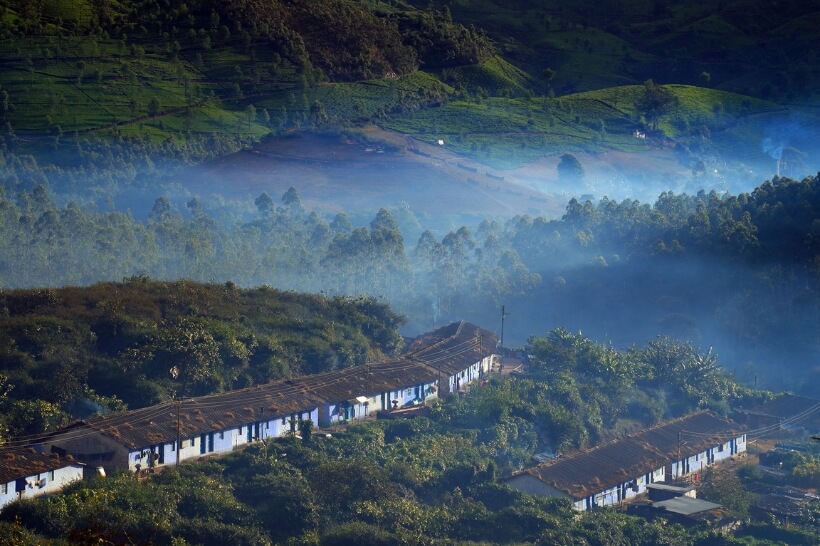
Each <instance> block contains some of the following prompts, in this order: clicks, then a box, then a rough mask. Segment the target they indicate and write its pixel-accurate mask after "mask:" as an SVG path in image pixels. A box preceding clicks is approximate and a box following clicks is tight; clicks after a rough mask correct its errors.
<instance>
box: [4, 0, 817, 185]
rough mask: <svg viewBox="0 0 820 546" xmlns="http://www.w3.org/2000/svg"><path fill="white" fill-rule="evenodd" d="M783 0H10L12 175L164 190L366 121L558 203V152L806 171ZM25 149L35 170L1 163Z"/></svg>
mask: <svg viewBox="0 0 820 546" xmlns="http://www.w3.org/2000/svg"><path fill="white" fill-rule="evenodd" d="M502 4H503V5H502ZM781 4H782V5H780V7H779V9H778V10H777V14H776V16H773V17H767V18H755V17H753V16H751V15H750V14H755V13H759V11H760V10H761V9H763V7H762V4H761V3H759V2H756V1H753V0H736V1H734V2H720V3H719V4H717V3H716V2H711V1H710V2H706V3H701V4H699V5H698V6H692V5H689V4H688V3H683V2H656V3H654V4H652V5H649V4H648V3H642V2H631V3H629V4H626V5H623V4H622V3H618V4H617V5H616V4H614V3H609V2H603V3H601V2H595V3H592V2H576V3H573V4H572V5H571V6H569V5H564V4H560V3H557V2H554V1H553V0H541V1H536V2H527V3H520V4H518V3H512V4H511V3H509V2H504V3H501V2H495V1H492V0H481V1H479V2H462V1H454V2H449V3H448V4H447V5H446V6H445V5H444V4H443V3H437V2H434V3H432V4H430V3H426V2H425V3H423V5H422V3H421V2H391V3H384V2H380V1H364V2H356V3H353V2H345V1H342V0H320V1H316V2H311V3H309V5H308V4H305V3H303V2H295V1H291V0H277V1H273V2H264V3H262V2H255V1H252V0H243V1H240V2H228V1H227V0H195V1H193V2H182V1H181V0H168V1H166V2H163V3H158V2H156V0H139V1H138V0H128V1H123V2H118V3H110V2H87V1H82V2H65V1H62V0H45V1H44V2H42V3H35V4H31V5H29V4H28V3H16V4H8V5H6V7H4V8H2V9H3V11H2V16H1V17H0V63H2V66H3V69H2V71H0V127H2V128H0V137H2V139H3V144H4V146H5V148H6V150H7V153H8V154H10V158H11V160H10V161H9V162H7V163H6V165H5V166H4V178H5V179H6V180H7V183H6V187H7V189H8V190H10V191H17V190H18V189H21V188H22V189H25V188H30V187H31V186H32V185H33V184H35V183H38V182H43V180H44V179H45V180H47V181H48V182H49V184H50V186H51V187H52V188H53V189H54V190H56V191H58V192H70V193H72V195H75V196H76V195H77V194H79V193H82V192H84V191H86V190H89V189H93V190H94V191H95V193H100V192H103V193H105V192H110V191H114V192H115V193H118V192H121V191H122V190H123V189H124V188H128V187H132V186H134V185H137V186H140V187H145V186H149V187H155V190H154V193H156V192H157V191H161V188H162V184H163V183H164V182H163V180H165V177H166V176H167V174H168V173H169V172H170V173H172V174H173V173H174V172H177V173H179V172H184V171H183V170H181V169H185V168H187V167H188V166H190V165H193V164H198V163H201V162H202V161H205V160H213V159H214V158H217V157H222V156H224V155H226V154H230V153H234V152H237V151H239V150H240V149H241V148H242V147H245V146H253V145H255V144H256V143H258V142H260V141H261V140H270V139H276V138H278V137H281V136H284V135H288V134H292V133H294V132H299V131H306V130H319V131H321V132H324V133H327V132H334V131H342V132H344V133H345V135H346V136H345V137H344V138H352V139H354V140H359V141H362V140H365V141H366V139H367V138H370V137H367V135H363V134H362V128H363V127H367V126H377V127H379V128H380V129H389V130H392V131H396V132H398V133H400V135H401V136H400V137H398V138H397V139H390V140H392V141H393V142H394V143H395V142H396V141H398V142H399V151H400V152H406V153H409V154H412V153H413V150H414V149H416V148H418V146H420V145H421V143H428V144H437V143H438V142H439V141H444V142H446V146H447V150H448V153H452V154H457V155H458V156H460V157H462V158H464V160H465V161H467V160H471V161H477V162H479V163H480V164H481V165H482V166H484V167H487V168H490V169H504V170H510V169H522V168H523V169H526V168H528V166H537V165H543V164H544V163H545V162H546V164H547V165H551V166H550V167H549V168H547V169H546V170H544V171H543V172H542V173H541V175H540V176H541V178H543V179H544V180H546V181H548V182H550V185H552V186H553V189H552V190H550V191H549V192H548V193H557V194H562V192H561V191H555V190H556V188H555V187H554V186H555V185H556V183H559V182H560V180H559V179H558V177H557V173H556V171H555V169H554V165H555V162H557V158H558V157H560V156H561V155H562V154H566V153H572V154H576V155H578V156H581V157H583V158H585V161H584V164H585V165H586V166H587V167H590V172H592V173H596V172H597V171H598V169H596V168H595V166H594V165H595V164H596V163H598V162H600V161H602V158H611V157H616V156H617V157H621V155H619V154H647V153H651V154H654V155H657V154H658V153H661V154H663V155H667V156H669V157H671V158H673V159H674V161H677V162H678V165H679V166H680V171H681V173H683V174H682V175H681V176H682V177H683V179H681V180H676V181H675V187H687V185H691V186H692V187H694V186H697V185H698V184H701V185H705V186H709V187H714V188H718V189H724V190H730V191H731V190H735V189H736V188H737V187H739V186H738V182H737V181H738V180H739V179H740V178H744V177H751V178H754V179H761V178H765V177H768V176H771V175H772V174H776V173H778V172H779V173H780V174H786V175H789V176H795V177H800V176H803V175H805V174H808V173H811V172H814V171H815V170H816V164H815V163H816V161H815V160H814V159H813V158H812V157H811V155H812V154H811V144H810V143H811V142H812V140H813V138H814V137H815V136H816V134H817V132H816V129H815V127H817V126H818V125H820V123H818V114H817V112H816V109H815V108H812V106H811V105H812V104H813V97H815V96H816V93H817V90H818V84H817V75H818V62H817V58H816V55H813V54H812V51H813V46H814V45H816V41H817V37H816V35H815V34H816V33H814V32H813V31H812V28H813V26H812V22H814V21H815V20H816V19H817V17H818V14H817V13H815V12H814V11H812V9H811V7H810V6H809V5H808V4H802V3H796V2H782V3H781ZM648 82H655V83H654V85H653V84H649V83H648ZM650 89H654V91H651V93H655V95H657V96H655V97H654V99H658V96H660V99H661V103H660V104H658V103H656V104H654V106H653V105H652V101H651V100H650V99H652V97H650V96H649V94H650V91H649V90H650ZM658 94H659V95H658ZM639 134H645V135H647V136H648V138H646V139H643V138H636V135H639ZM371 135H372V133H371ZM111 142H115V143H119V144H117V146H118V148H117V149H116V150H114V151H112V150H111V149H110V145H109V144H106V143H111ZM766 142H770V143H771V144H770V145H766V144H765V143H766ZM783 150H786V153H787V155H788V156H789V157H788V158H786V160H784V161H780V160H781V159H782V158H781V157H780V156H781V155H782V153H783ZM26 154H32V155H33V157H34V159H35V161H36V162H37V163H36V166H35V167H32V163H31V162H30V161H18V160H17V159H15V158H16V157H18V156H24V155H26ZM776 156H777V157H776ZM411 157H412V156H411ZM630 157H634V156H630ZM416 159H417V158H416ZM636 163H638V162H636ZM274 168H275V167H274ZM614 168H615V169H616V170H618V169H619V168H620V167H619V166H618V165H615V166H614ZM778 169H780V171H778ZM103 171H104V172H103ZM625 176H626V175H625ZM646 176H647V177H648V178H655V177H656V172H655V171H653V170H652V169H649V170H648V171H647V172H646ZM628 177H629V178H630V179H634V175H633V174H629V175H628ZM505 178H506V179H507V180H514V179H515V176H514V175H513V173H510V174H509V176H506V177H505ZM757 181H758V180H751V181H750V183H754V182H757ZM451 182H452V181H451ZM519 182H521V183H524V184H526V181H521V180H519ZM135 183H136V184H135ZM449 183H450V182H448V184H449ZM628 183H629V181H625V184H627V185H628ZM647 185H649V184H648V183H647ZM529 186H530V188H531V189H533V190H536V191H546V190H544V188H543V187H539V185H538V184H529ZM559 189H560V188H559ZM575 189H577V188H574V187H573V188H564V190H567V191H569V192H570V193H572V192H574V191H575ZM586 189H588V190H589V189H592V188H586ZM336 190H339V191H341V190H343V188H334V189H333V191H332V192H331V193H333V192H335V191H336ZM192 191H196V189H195V188H194V189H193V190H192ZM511 191H518V189H515V188H512V189H511Z"/></svg>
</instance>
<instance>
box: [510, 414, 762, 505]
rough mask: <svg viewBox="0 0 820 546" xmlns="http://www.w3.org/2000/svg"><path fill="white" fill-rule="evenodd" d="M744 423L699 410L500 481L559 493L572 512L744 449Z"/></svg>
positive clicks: (630, 494) (544, 492)
mask: <svg viewBox="0 0 820 546" xmlns="http://www.w3.org/2000/svg"><path fill="white" fill-rule="evenodd" d="M743 430H744V427H742V426H740V425H738V424H736V423H734V422H733V421H731V420H729V419H725V418H723V417H720V416H719V415H717V414H715V413H712V412H709V411H700V412H697V413H693V414H690V415H687V416H685V417H681V418H679V419H674V420H671V421H665V422H662V423H660V424H658V425H655V426H653V427H651V428H649V429H646V430H643V431H640V432H637V433H635V434H631V435H629V436H627V437H625V438H622V439H619V440H615V441H612V442H609V443H606V444H603V445H600V446H598V447H595V448H593V449H590V450H588V451H584V452H581V453H578V454H575V455H572V456H570V457H567V458H565V459H558V460H557V461H556V462H553V463H551V464H542V465H538V466H535V467H532V468H528V469H526V470H524V471H523V472H521V473H518V474H515V475H513V476H511V477H509V478H507V479H506V480H505V482H506V483H507V484H508V485H510V486H511V487H513V488H515V489H518V490H520V491H525V492H527V493H531V494H534V495H539V496H543V497H564V498H568V499H570V500H571V501H572V503H573V506H574V507H575V509H576V510H588V509H590V508H594V507H598V506H613V505H616V504H619V503H621V502H623V501H625V500H628V499H631V498H633V497H636V496H638V495H641V494H643V493H645V492H646V491H647V487H648V486H649V485H650V484H654V483H659V482H663V481H666V480H675V479H678V478H680V477H682V476H686V475H688V474H691V473H695V472H700V471H702V470H703V469H704V468H707V467H708V466H711V465H713V464H715V463H717V462H720V461H723V460H726V459H729V458H731V457H734V456H736V455H739V454H741V453H744V452H745V451H746V434H745V433H744V432H743Z"/></svg>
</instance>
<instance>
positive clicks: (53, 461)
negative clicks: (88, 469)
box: [0, 446, 77, 483]
mask: <svg viewBox="0 0 820 546" xmlns="http://www.w3.org/2000/svg"><path fill="white" fill-rule="evenodd" d="M73 464H77V463H75V462H74V461H71V460H68V459H61V458H59V457H57V456H56V455H46V454H44V453H39V452H37V451H34V450H33V449H28V448H16V447H3V446H0V483H11V482H13V481H15V480H18V479H20V478H28V477H29V476H34V475H36V474H41V473H43V472H48V471H50V470H57V469H58V468H63V467H66V466H71V465H73Z"/></svg>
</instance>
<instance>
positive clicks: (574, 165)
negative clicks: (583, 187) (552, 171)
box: [557, 154, 584, 182]
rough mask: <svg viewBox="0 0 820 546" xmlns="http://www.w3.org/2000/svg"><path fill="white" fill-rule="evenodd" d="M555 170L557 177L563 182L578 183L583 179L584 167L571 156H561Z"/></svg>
mask: <svg viewBox="0 0 820 546" xmlns="http://www.w3.org/2000/svg"><path fill="white" fill-rule="evenodd" d="M557 169H558V177H559V178H560V179H561V180H563V181H565V182H579V181H581V180H583V179H584V167H583V165H581V162H580V161H578V159H577V158H576V157H575V156H574V155H572V154H564V155H562V156H561V161H559V162H558V166H557Z"/></svg>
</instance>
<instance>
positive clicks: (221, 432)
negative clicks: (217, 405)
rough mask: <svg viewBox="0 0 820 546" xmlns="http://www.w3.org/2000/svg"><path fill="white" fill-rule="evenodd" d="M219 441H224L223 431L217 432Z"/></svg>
mask: <svg viewBox="0 0 820 546" xmlns="http://www.w3.org/2000/svg"><path fill="white" fill-rule="evenodd" d="M219 439H220V440H224V439H225V432H223V431H221V430H220V431H219Z"/></svg>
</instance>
